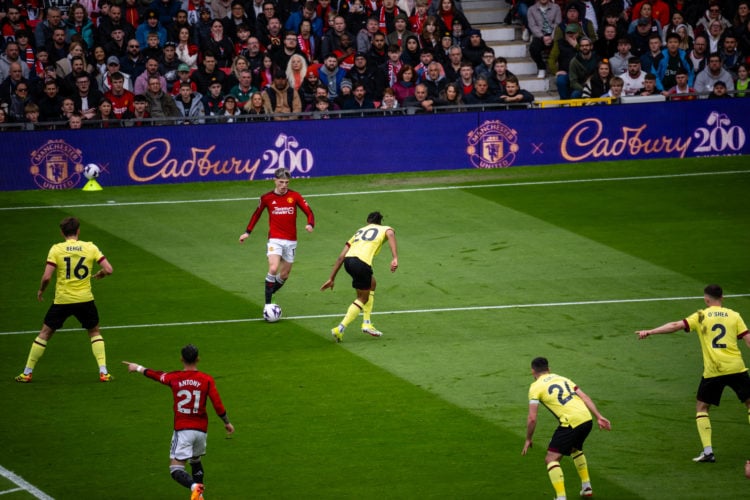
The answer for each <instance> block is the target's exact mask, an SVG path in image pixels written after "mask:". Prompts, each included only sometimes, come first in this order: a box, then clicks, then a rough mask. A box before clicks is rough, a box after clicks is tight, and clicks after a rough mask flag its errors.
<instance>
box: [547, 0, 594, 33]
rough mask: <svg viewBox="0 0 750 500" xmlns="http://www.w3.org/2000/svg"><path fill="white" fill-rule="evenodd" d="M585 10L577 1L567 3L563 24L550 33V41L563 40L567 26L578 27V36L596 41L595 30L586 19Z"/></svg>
mask: <svg viewBox="0 0 750 500" xmlns="http://www.w3.org/2000/svg"><path fill="white" fill-rule="evenodd" d="M585 16H586V8H585V6H584V5H583V4H581V3H580V2H577V1H575V0H574V1H572V2H570V3H568V5H567V6H566V7H565V9H564V11H563V22H561V23H560V24H558V25H557V28H555V31H554V32H553V33H552V41H553V44H554V42H556V41H558V40H560V39H562V38H564V36H565V28H566V27H567V26H568V25H571V24H572V25H576V26H578V32H579V33H580V36H586V37H588V38H590V39H591V40H596V29H595V28H594V24H593V23H592V22H591V21H590V20H588V19H586V17H585Z"/></svg>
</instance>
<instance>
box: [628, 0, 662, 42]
mask: <svg viewBox="0 0 750 500" xmlns="http://www.w3.org/2000/svg"><path fill="white" fill-rule="evenodd" d="M651 14H652V8H651V4H649V3H645V2H644V3H641V9H640V15H639V16H638V17H634V19H633V22H631V23H630V26H629V27H628V34H629V35H632V34H633V33H635V32H636V31H638V27H639V26H641V27H643V26H648V31H649V32H650V33H656V34H657V35H659V38H662V33H661V23H659V21H658V20H657V19H654V18H653V16H652V15H651Z"/></svg>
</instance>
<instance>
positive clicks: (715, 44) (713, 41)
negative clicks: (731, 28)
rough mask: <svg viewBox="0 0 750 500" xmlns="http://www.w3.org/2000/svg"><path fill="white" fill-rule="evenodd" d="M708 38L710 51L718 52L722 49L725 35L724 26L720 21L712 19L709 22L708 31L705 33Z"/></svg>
mask: <svg viewBox="0 0 750 500" xmlns="http://www.w3.org/2000/svg"><path fill="white" fill-rule="evenodd" d="M705 35H706V38H708V51H709V52H718V51H719V50H720V49H721V40H722V36H723V35H724V28H723V27H722V25H721V23H720V22H719V21H711V22H710V23H709V24H708V31H706V33H705Z"/></svg>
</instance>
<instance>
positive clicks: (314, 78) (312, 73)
mask: <svg viewBox="0 0 750 500" xmlns="http://www.w3.org/2000/svg"><path fill="white" fill-rule="evenodd" d="M319 85H320V79H319V78H318V72H317V71H316V70H315V68H307V74H306V76H305V81H304V82H302V85H300V87H299V90H297V92H299V98H300V101H302V110H303V111H307V107H308V106H310V105H311V104H313V103H314V102H315V92H316V91H317V88H318V86H319ZM327 98H328V91H327V90H326V99H327Z"/></svg>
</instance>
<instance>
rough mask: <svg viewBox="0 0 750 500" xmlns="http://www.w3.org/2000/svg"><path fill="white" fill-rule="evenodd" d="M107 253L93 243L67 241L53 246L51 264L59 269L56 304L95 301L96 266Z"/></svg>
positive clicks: (50, 251)
mask: <svg viewBox="0 0 750 500" xmlns="http://www.w3.org/2000/svg"><path fill="white" fill-rule="evenodd" d="M103 258H104V254H102V252H101V251H100V250H99V248H97V246H96V245H94V244H93V243H91V242H90V241H76V240H66V241H64V242H62V243H57V244H55V245H52V248H50V250H49V254H48V255H47V263H48V264H52V265H53V266H56V267H57V283H56V284H55V304H76V303H79V302H89V301H91V300H94V294H93V293H91V275H92V274H93V269H94V263H95V262H99V261H101V260H102V259H103Z"/></svg>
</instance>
